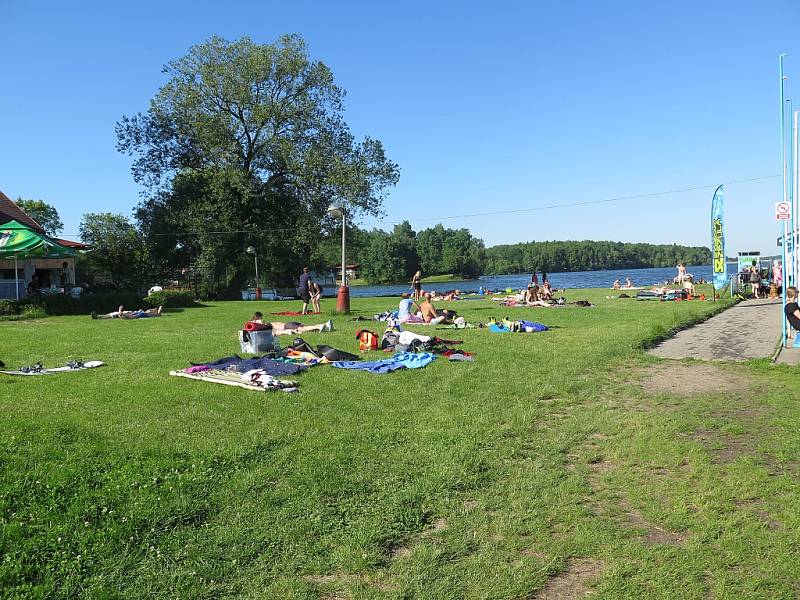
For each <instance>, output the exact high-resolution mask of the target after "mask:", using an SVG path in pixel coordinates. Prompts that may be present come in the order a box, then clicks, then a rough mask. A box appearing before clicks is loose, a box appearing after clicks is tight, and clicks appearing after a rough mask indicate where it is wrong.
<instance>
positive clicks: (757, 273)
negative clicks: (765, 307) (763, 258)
mask: <svg viewBox="0 0 800 600" xmlns="http://www.w3.org/2000/svg"><path fill="white" fill-rule="evenodd" d="M750 285H752V287H753V297H754V298H761V296H760V295H759V294H760V291H761V269H759V268H758V266H757V265H756V261H753V264H752V265H750Z"/></svg>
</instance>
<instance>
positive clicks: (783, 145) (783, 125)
mask: <svg viewBox="0 0 800 600" xmlns="http://www.w3.org/2000/svg"><path fill="white" fill-rule="evenodd" d="M785 56H786V53H785V52H784V53H782V54H781V55H780V56H778V72H779V77H780V87H781V175H782V176H783V201H784V202H786V201H787V181H786V116H785V115H786V108H785V106H786V98H785V95H784V82H785V81H786V76H785V75H784V74H783V58H784V57H785ZM786 229H787V227H786V221H784V222H783V237H782V240H781V258H782V260H781V272H782V273H783V282H782V285H781V301H782V306H786V284H787V282H788V273H787V269H786V267H787V265H786V244H787V236H786ZM781 331H782V332H783V333H782V337H781V344H784V345H785V344H786V317H785V316H784V314H783V310H781Z"/></svg>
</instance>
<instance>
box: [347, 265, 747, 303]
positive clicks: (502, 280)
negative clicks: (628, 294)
mask: <svg viewBox="0 0 800 600" xmlns="http://www.w3.org/2000/svg"><path fill="white" fill-rule="evenodd" d="M732 269H733V270H732ZM686 271H687V272H688V273H691V274H692V275H693V276H694V279H695V281H697V280H698V279H701V278H702V279H705V280H706V281H710V280H711V265H697V266H692V267H686ZM733 271H735V266H734V265H728V273H732V272H733ZM677 272H678V271H677V269H676V268H675V267H664V268H659V269H627V270H615V271H578V272H574V273H548V274H547V278H548V279H549V280H550V285H552V286H553V287H554V288H610V287H611V284H612V283H614V280H615V279H619V280H620V282H621V283H622V284H623V285H624V284H625V278H626V277H630V278H631V282H632V283H633V285H634V286H651V285H653V284H656V283H657V284H663V283H664V282H665V281H667V280H670V281H672V279H673V278H674V277H675V274H676V273H677ZM541 276H542V275H541V273H539V278H540V280H541ZM530 280H531V275H530V273H526V274H523V275H487V276H485V277H481V278H479V279H470V280H468V281H446V282H444V283H424V284H423V286H422V287H423V288H424V289H426V290H436V291H438V292H446V291H449V290H456V289H457V290H461V291H462V292H477V291H478V288H479V287H483V288H484V289H490V290H505V289H507V288H511V289H513V290H518V289H521V288H524V287H527V286H528V283H529V282H530ZM410 289H411V286H410V285H358V286H353V287H351V288H350V296H351V297H354V298H363V297H366V296H399V295H400V294H402V293H403V292H408V291H410Z"/></svg>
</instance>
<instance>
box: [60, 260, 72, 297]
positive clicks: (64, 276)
mask: <svg viewBox="0 0 800 600" xmlns="http://www.w3.org/2000/svg"><path fill="white" fill-rule="evenodd" d="M61 287H63V288H64V293H65V294H69V293H70V291H71V290H72V288H74V287H75V269H73V268H72V267H70V266H69V263H67V262H66V261H65V262H63V263H61Z"/></svg>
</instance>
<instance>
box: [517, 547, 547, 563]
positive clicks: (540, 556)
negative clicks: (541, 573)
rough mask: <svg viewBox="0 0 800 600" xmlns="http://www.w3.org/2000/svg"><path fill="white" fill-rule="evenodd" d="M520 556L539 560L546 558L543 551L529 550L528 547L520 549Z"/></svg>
mask: <svg viewBox="0 0 800 600" xmlns="http://www.w3.org/2000/svg"><path fill="white" fill-rule="evenodd" d="M522 556H526V557H528V558H535V559H536V560H541V561H545V560H547V555H546V554H545V553H544V552H539V551H538V550H531V549H530V548H525V549H524V550H523V551H522Z"/></svg>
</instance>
